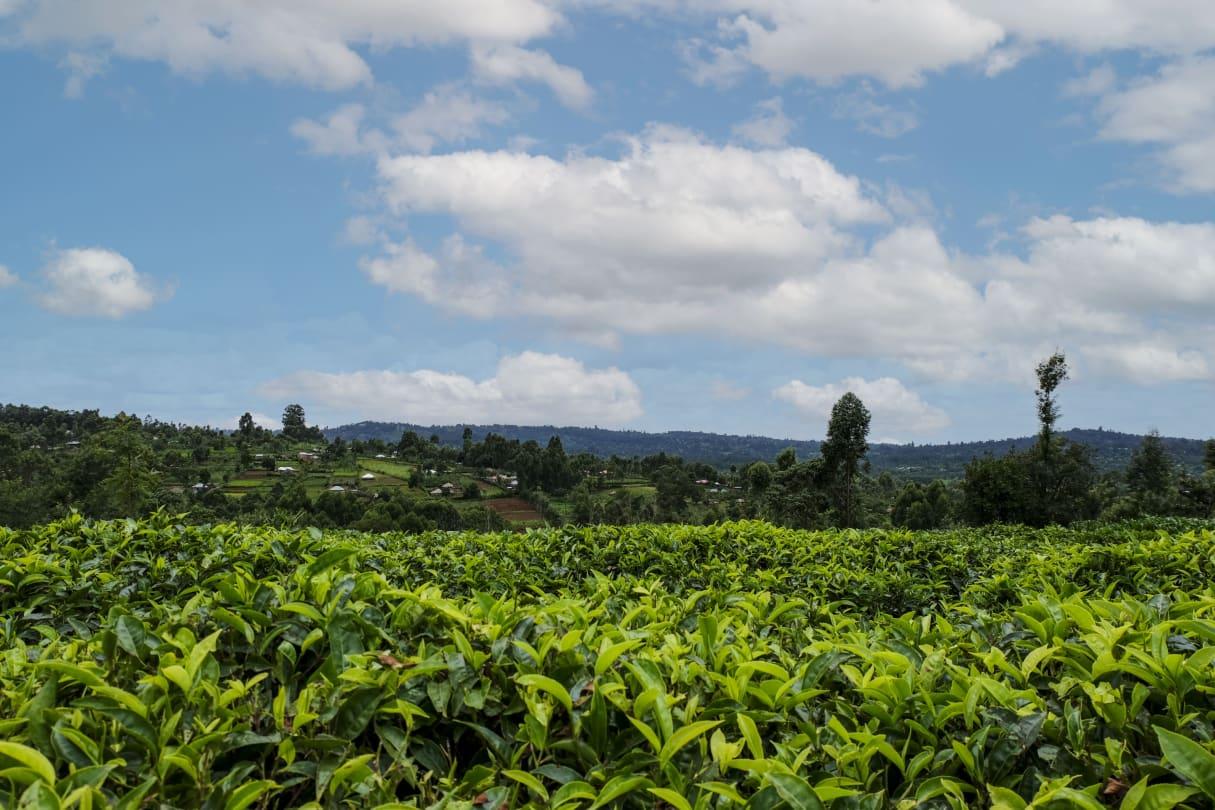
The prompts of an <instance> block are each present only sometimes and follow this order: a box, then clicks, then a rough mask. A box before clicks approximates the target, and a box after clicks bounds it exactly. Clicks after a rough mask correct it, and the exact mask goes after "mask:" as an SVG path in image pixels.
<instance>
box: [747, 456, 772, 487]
mask: <svg viewBox="0 0 1215 810" xmlns="http://www.w3.org/2000/svg"><path fill="white" fill-rule="evenodd" d="M771 483H772V468H771V467H769V466H768V465H767V464H766V463H764V462H762V461H757V462H755V463H754V464H752V465H751V466H750V467H748V468H747V486H749V487H750V488H751V491H752V492H754V493H755V494H756V495H762V494H763V493H764V491H765V490H766V489H767V488H768V487H769V485H771Z"/></svg>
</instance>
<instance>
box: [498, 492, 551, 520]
mask: <svg viewBox="0 0 1215 810" xmlns="http://www.w3.org/2000/svg"><path fill="white" fill-rule="evenodd" d="M484 503H485V506H486V508H488V509H492V510H494V511H495V512H497V513H498V514H499V515H501V516H502V517H503V518H504V519H505V520H507V521H509V522H511V523H543V522H544V518H543V517H542V516H541V514H540V513H539V512H537V511H536V509H535V507H533V506H532V505H531V504H530V503H528V502H527V501H525V500H523V499H522V498H493V499H490V500H487V501H485V502H484Z"/></svg>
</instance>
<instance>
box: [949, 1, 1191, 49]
mask: <svg viewBox="0 0 1215 810" xmlns="http://www.w3.org/2000/svg"><path fill="white" fill-rule="evenodd" d="M963 5H965V6H966V8H967V9H969V10H970V11H971V12H972V13H974V14H978V15H981V16H983V17H986V18H988V19H990V20H992V21H994V22H996V23H998V24H999V25H1000V26H1002V27H1003V28H1004V29H1005V30H1006V31H1007V32H1008V33H1009V34H1010V35H1012V36H1015V37H1017V38H1019V39H1021V40H1024V41H1028V42H1042V43H1051V44H1055V45H1060V46H1063V47H1065V48H1069V49H1072V50H1075V51H1079V52H1082V53H1097V52H1100V51H1110V50H1123V49H1132V50H1150V51H1157V52H1162V53H1194V52H1197V51H1201V50H1204V49H1206V48H1210V47H1211V46H1213V45H1215V5H1212V4H1211V3H1209V2H1207V0H1152V2H1144V1H1143V0H1073V1H1072V2H1068V3H1059V2H1056V0H1018V2H1015V3H1010V2H1008V0H964V2H963Z"/></svg>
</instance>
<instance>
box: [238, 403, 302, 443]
mask: <svg viewBox="0 0 1215 810" xmlns="http://www.w3.org/2000/svg"><path fill="white" fill-rule="evenodd" d="M300 414H301V417H302V415H303V409H301V410H300ZM284 418H285V415H284ZM237 427H238V429H239V430H240V435H241V438H242V439H244V440H245V441H248V440H249V439H251V438H253V431H254V429H255V428H256V427H257V425H256V424H255V423H254V421H253V414H251V413H249V412H248V411H245V412H244V414H242V415H241V418H240V421H239V422H238V423H237Z"/></svg>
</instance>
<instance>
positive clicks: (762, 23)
mask: <svg viewBox="0 0 1215 810" xmlns="http://www.w3.org/2000/svg"><path fill="white" fill-rule="evenodd" d="M608 5H609V7H610V6H611V5H615V6H616V7H619V6H620V4H608ZM625 5H626V7H628V6H629V5H630V4H625ZM639 5H644V6H647V7H649V8H650V9H654V10H659V11H665V12H666V13H669V14H672V13H674V14H685V15H686V14H689V13H692V14H699V15H700V16H709V17H714V16H716V18H717V31H718V37H717V39H716V41H714V40H712V39H706V38H704V37H694V38H690V39H688V40H687V41H686V42H685V43H683V45H682V46H681V53H682V55H683V56H684V59H685V62H687V64H688V66H689V71H690V73H691V75H692V77H693V78H694V79H696V80H698V81H700V82H701V83H730V82H732V81H734V80H735V79H737V78H738V76H739V75H740V74H741V73H742V72H743V71H744V70H745V69H746V66H748V65H750V66H754V67H757V68H759V69H761V70H763V71H765V72H767V73H768V74H769V75H770V76H771V77H773V78H775V79H777V80H782V79H788V78H790V77H800V78H806V79H810V80H812V81H816V82H819V83H828V84H829V83H833V82H836V81H838V80H839V79H842V78H846V77H868V78H873V79H876V80H878V81H880V82H882V83H883V84H884V85H886V86H888V87H896V88H897V87H907V86H914V85H917V84H920V83H921V82H923V80H924V78H925V76H926V75H927V74H930V73H933V72H935V71H940V70H944V69H946V68H950V67H953V66H956V65H965V64H974V65H976V66H978V65H982V67H983V70H984V72H985V73H986V74H987V75H989V76H994V75H998V74H1000V73H1002V72H1004V71H1006V70H1009V69H1011V68H1013V67H1014V66H1016V65H1017V64H1018V63H1019V62H1020V61H1021V60H1023V59H1024V58H1025V57H1026V56H1028V55H1029V54H1031V53H1033V52H1034V51H1035V50H1036V49H1037V48H1038V47H1039V46H1041V45H1054V46H1057V47H1061V48H1066V49H1068V50H1071V51H1074V52H1077V53H1082V54H1095V53H1102V52H1109V51H1118V50H1140V51H1147V52H1152V53H1163V54H1171V55H1192V54H1197V53H1201V52H1202V51H1204V50H1209V49H1210V48H1212V47H1215V5H1212V4H1211V3H1209V2H1207V0H1163V2H1159V3H1144V2H1142V1H1141V0H1081V1H1080V2H1073V3H1065V4H1060V3H1057V2H1055V0H1028V2H1018V3H1009V2H1006V0H877V1H876V2H875V1H874V0H689V2H682V3H679V2H671V0H649V2H637V3H633V4H631V6H632V7H636V6H639ZM633 10H635V8H633Z"/></svg>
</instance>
